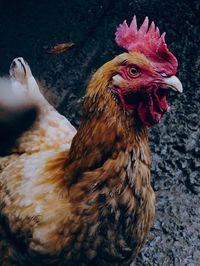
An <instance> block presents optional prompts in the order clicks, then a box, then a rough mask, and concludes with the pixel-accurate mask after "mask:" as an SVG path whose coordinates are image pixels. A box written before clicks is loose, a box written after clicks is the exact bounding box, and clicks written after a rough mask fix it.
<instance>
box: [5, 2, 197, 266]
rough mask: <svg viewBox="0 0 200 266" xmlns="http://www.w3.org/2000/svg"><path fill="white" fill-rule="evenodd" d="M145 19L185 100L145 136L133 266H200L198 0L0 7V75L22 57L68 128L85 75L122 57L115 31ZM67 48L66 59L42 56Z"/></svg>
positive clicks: (174, 101)
mask: <svg viewBox="0 0 200 266" xmlns="http://www.w3.org/2000/svg"><path fill="white" fill-rule="evenodd" d="M134 14H136V15H137V18H138V22H139V23H141V22H142V21H143V19H144V17H145V16H146V15H148V16H149V18H150V20H154V21H155V22H156V24H157V25H158V26H159V28H160V30H161V32H163V31H167V38H166V39H167V43H168V46H169V47H170V49H171V50H172V52H173V53H174V54H175V55H176V56H177V58H178V61H179V73H178V76H179V78H180V79H181V81H182V83H183V87H184V94H182V95H179V96H178V97H177V95H176V96H173V95H172V96H171V97H170V100H169V102H170V103H171V111H170V112H169V113H168V114H167V115H165V117H164V118H163V119H162V121H161V123H160V124H159V125H157V126H155V127H153V128H152V129H151V130H150V132H149V133H150V134H149V135H150V136H149V138H150V147H151V151H152V157H153V165H152V176H153V180H152V184H153V187H154V189H155V191H156V195H157V205H156V210H157V211H156V219H155V223H154V226H153V228H152V230H151V232H150V234H149V237H148V241H147V243H146V245H145V247H144V248H143V250H142V253H141V255H140V256H139V258H138V259H137V261H136V263H135V265H137V266H144V265H145V266H156V265H160V266H161V265H162V266H171V265H173V266H184V265H187V266H197V265H200V205H199V202H200V176H199V175H200V127H199V126H200V119H199V116H200V86H199V84H200V1H199V0H178V1H174V0H163V1H159V0H151V1H150V0H135V1H129V0H127V1H126V0H124V1H113V0H96V1H92V0H87V1H82V2H81V1H78V0H73V1H71V0H70V1H68V0H66V1H65V0H58V1H50V0H43V1H27V0H24V1H21V0H18V1H9V0H7V1H3V0H1V2H0V62H1V63H0V74H1V75H4V74H7V72H8V69H9V64H10V62H11V61H12V59H13V58H14V57H17V56H23V57H24V58H25V59H26V60H27V61H28V62H29V64H30V66H31V68H32V71H33V73H34V75H35V76H36V77H38V79H39V80H40V81H41V83H42V84H44V85H45V84H46V86H47V87H48V88H49V89H48V90H47V89H46V90H45V94H46V96H47V97H48V98H50V100H51V102H52V103H53V104H54V106H56V107H57V108H58V110H60V112H61V113H63V114H64V115H66V116H67V117H68V118H69V120H70V121H72V123H73V124H74V125H76V126H77V125H78V124H79V121H80V116H81V112H80V106H81V103H82V97H83V95H84V91H85V87H86V84H87V82H88V80H89V78H90V77H91V74H92V73H93V72H94V71H95V70H96V69H97V68H98V67H99V66H101V65H102V64H103V63H104V62H106V61H108V60H109V59H111V58H113V57H114V56H115V55H117V54H119V53H120V50H119V49H118V48H117V46H116V44H115V43H114V32H115V29H116V26H117V25H118V24H119V23H121V22H122V21H123V20H124V19H125V18H126V19H127V20H128V22H130V20H131V18H132V17H133V15H134ZM64 41H73V42H75V44H76V46H75V47H74V48H73V49H71V50H69V51H68V52H66V53H63V54H60V55H55V56H50V55H48V54H46V52H45V49H47V48H49V47H52V46H54V45H55V44H56V43H62V42H64Z"/></svg>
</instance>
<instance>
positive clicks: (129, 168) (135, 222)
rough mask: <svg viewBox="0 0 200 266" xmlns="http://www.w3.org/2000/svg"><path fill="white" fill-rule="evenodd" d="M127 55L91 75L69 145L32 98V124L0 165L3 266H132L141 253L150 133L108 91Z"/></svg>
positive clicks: (56, 120)
mask: <svg viewBox="0 0 200 266" xmlns="http://www.w3.org/2000/svg"><path fill="white" fill-rule="evenodd" d="M127 56H129V55H128V54H123V55H121V56H119V57H116V58H115V59H114V60H112V61H110V62H109V63H107V64H105V65H104V66H103V67H102V68H100V69H99V70H98V71H97V72H96V73H95V74H94V76H93V78H92V79H91V81H90V83H89V86H88V89H87V93H86V97H85V101H84V119H83V121H82V123H81V125H80V128H79V130H78V132H77V134H76V135H75V137H74V138H73V136H74V134H75V133H76V131H75V129H74V128H73V127H72V126H71V125H70V124H69V122H68V121H67V120H66V119H65V118H63V117H62V116H61V115H59V114H58V113H57V112H56V111H55V110H54V109H53V108H52V107H51V106H50V105H49V104H48V103H47V102H46V100H44V98H43V97H42V96H41V95H39V94H38V97H37V101H38V104H39V105H40V104H41V105H40V106H41V107H42V108H41V115H40V117H39V118H38V121H37V122H36V124H35V125H34V126H33V128H32V129H31V130H30V131H28V132H26V133H25V134H24V135H23V136H22V137H21V138H20V139H19V140H18V141H17V145H16V147H15V149H14V150H13V154H11V155H9V156H6V157H3V158H1V159H0V167H1V176H0V192H1V193H0V208H1V220H0V253H1V257H0V264H1V265H27V264H28V263H29V264H30V265H129V264H130V263H131V261H132V259H134V258H135V257H136V256H137V254H138V253H139V251H140V249H141V247H142V245H143V243H144V241H145V239H146V236H147V234H148V231H149V229H150V227H151V225H152V222H153V218H154V201H155V196H154V192H153V190H152V188H151V186H150V163H151V160H150V153H149V148H148V139H147V132H146V129H145V127H143V126H142V125H141V124H140V123H137V121H134V119H133V110H127V111H124V110H122V109H121V107H120V105H119V104H117V103H116V101H115V100H114V99H113V98H112V94H111V93H110V92H109V91H108V90H109V82H110V79H111V77H112V75H113V74H114V72H115V71H116V69H117V68H118V67H119V65H120V64H121V63H122V62H123V61H124V60H125V59H127ZM25 66H26V67H28V66H27V64H25ZM31 79H32V81H33V77H32V76H31ZM34 84H35V83H34ZM34 86H35V85H34ZM34 86H33V83H31V84H30V89H31V90H32V89H33V91H32V94H34V95H35V91H34V90H36V89H38V88H37V86H36V87H34ZM36 91H37V93H39V91H38V90H36ZM72 138H73V141H72V144H71V148H70V142H71V140H72Z"/></svg>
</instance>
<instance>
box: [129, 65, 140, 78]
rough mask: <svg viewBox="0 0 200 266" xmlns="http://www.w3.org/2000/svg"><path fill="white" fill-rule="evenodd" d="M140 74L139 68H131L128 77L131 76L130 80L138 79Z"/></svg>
mask: <svg viewBox="0 0 200 266" xmlns="http://www.w3.org/2000/svg"><path fill="white" fill-rule="evenodd" d="M139 74H140V71H139V69H138V68H137V67H135V66H134V67H130V68H129V69H128V75H129V77H130V78H136V77H138V76H139Z"/></svg>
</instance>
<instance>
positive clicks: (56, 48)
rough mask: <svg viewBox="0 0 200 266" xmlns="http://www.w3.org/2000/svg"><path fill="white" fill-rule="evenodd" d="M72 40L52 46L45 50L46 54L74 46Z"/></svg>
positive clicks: (58, 52) (59, 51) (63, 50)
mask: <svg viewBox="0 0 200 266" xmlns="http://www.w3.org/2000/svg"><path fill="white" fill-rule="evenodd" d="M74 45H75V44H74V43H73V42H65V43H60V44H57V45H55V46H54V47H53V48H51V49H50V50H48V51H47V53H48V54H60V53H63V52H65V51H66V50H68V49H69V48H71V47H72V46H74Z"/></svg>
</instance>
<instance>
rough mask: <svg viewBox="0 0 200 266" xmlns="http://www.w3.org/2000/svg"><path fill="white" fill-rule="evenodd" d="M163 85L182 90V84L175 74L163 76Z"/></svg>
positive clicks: (178, 90)
mask: <svg viewBox="0 0 200 266" xmlns="http://www.w3.org/2000/svg"><path fill="white" fill-rule="evenodd" d="M163 85H164V87H165V88H166V87H167V88H170V89H172V90H174V91H177V92H180V93H181V92H183V86H182V84H181V82H180V80H179V79H178V78H177V77H176V76H171V77H169V78H164V84H163Z"/></svg>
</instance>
